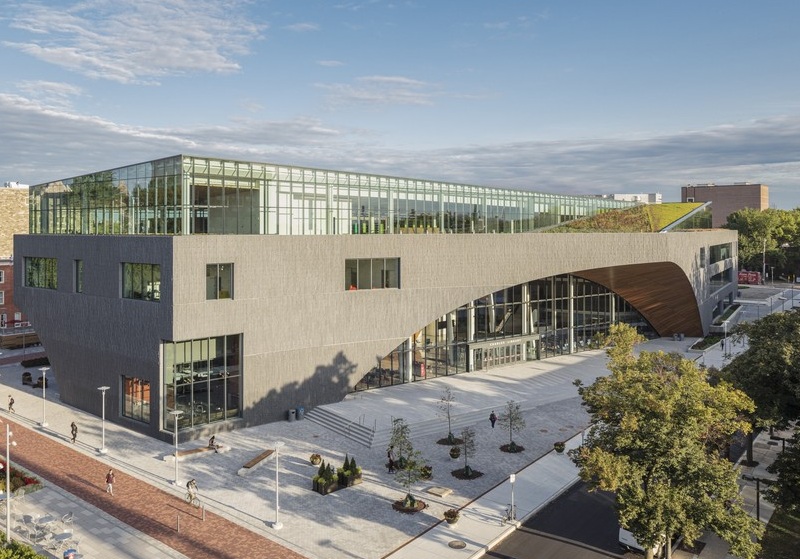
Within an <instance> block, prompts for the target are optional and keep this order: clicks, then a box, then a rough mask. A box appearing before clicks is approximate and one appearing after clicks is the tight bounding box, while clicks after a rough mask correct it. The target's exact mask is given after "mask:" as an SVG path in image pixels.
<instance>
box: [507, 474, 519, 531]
mask: <svg viewBox="0 0 800 559" xmlns="http://www.w3.org/2000/svg"><path fill="white" fill-rule="evenodd" d="M508 481H510V482H511V506H510V508H509V510H508V516H509V520H516V519H517V509H516V508H514V482H515V481H517V475H516V474H511V475H510V476H508Z"/></svg>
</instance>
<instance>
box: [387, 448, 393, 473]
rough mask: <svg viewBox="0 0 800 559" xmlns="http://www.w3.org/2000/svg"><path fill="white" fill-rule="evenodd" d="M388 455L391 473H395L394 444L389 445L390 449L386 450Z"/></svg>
mask: <svg viewBox="0 0 800 559" xmlns="http://www.w3.org/2000/svg"><path fill="white" fill-rule="evenodd" d="M386 457H387V458H389V464H388V466H389V473H390V474H393V473H394V445H392V446H390V447H389V450H387V451H386Z"/></svg>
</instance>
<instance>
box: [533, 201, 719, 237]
mask: <svg viewBox="0 0 800 559" xmlns="http://www.w3.org/2000/svg"><path fill="white" fill-rule="evenodd" d="M702 205H703V204H702V203H700V202H669V203H665V204H642V205H639V206H634V207H632V208H623V209H615V210H607V211H604V212H602V213H600V214H597V215H595V216H592V217H587V218H583V219H576V220H573V221H570V222H569V223H564V224H562V225H559V226H558V227H554V228H552V229H548V232H550V233H656V232H658V231H661V230H662V229H664V228H665V227H667V226H668V225H670V224H672V223H675V222H676V221H678V220H679V219H681V218H682V217H684V216H686V215H687V214H689V213H691V212H693V211H694V210H696V209H697V208H699V207H700V206H702Z"/></svg>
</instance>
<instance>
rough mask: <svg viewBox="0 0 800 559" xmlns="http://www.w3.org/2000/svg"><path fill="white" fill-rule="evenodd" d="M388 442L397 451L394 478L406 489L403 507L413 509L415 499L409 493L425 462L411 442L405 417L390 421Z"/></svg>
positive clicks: (409, 430) (420, 476)
mask: <svg viewBox="0 0 800 559" xmlns="http://www.w3.org/2000/svg"><path fill="white" fill-rule="evenodd" d="M389 444H390V445H392V446H394V448H395V451H396V452H397V470H396V473H395V479H396V480H397V481H398V483H400V485H402V486H403V488H404V489H405V490H406V496H405V498H404V499H403V507H404V508H406V509H414V508H416V506H417V499H416V498H415V497H414V496H413V495H412V494H411V486H412V485H414V484H415V483H417V482H418V481H419V480H420V479H422V468H423V467H424V466H425V462H424V461H423V459H422V454H421V453H420V452H419V451H418V450H415V449H414V445H413V444H411V428H410V427H409V426H408V424H407V423H406V421H405V419H403V418H397V419H394V420H393V421H392V435H391V438H390V439H389Z"/></svg>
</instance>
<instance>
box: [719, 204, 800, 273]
mask: <svg viewBox="0 0 800 559" xmlns="http://www.w3.org/2000/svg"><path fill="white" fill-rule="evenodd" d="M725 227H726V228H728V229H735V230H736V231H737V232H738V233H739V264H740V265H741V266H743V267H744V268H747V269H750V270H761V268H762V267H763V266H764V265H765V264H767V265H769V266H770V267H773V266H774V267H775V272H776V274H777V275H786V276H794V275H796V274H797V273H798V271H800V209H794V210H791V211H787V210H777V209H767V210H764V211H760V210H756V209H752V208H745V209H742V210H739V211H737V212H734V213H732V214H730V215H729V216H728V220H727V224H726V225H725Z"/></svg>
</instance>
